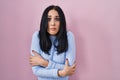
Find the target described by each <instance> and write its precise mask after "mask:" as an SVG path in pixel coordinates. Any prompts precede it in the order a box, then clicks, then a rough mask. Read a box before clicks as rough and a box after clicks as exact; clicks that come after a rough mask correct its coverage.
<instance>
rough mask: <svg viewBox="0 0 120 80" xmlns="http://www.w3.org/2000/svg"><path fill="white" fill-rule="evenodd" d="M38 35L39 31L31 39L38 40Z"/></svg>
mask: <svg viewBox="0 0 120 80" xmlns="http://www.w3.org/2000/svg"><path fill="white" fill-rule="evenodd" d="M38 34H39V31H35V32H34V33H33V35H32V38H33V39H39V37H38Z"/></svg>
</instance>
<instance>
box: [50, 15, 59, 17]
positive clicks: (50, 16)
mask: <svg viewBox="0 0 120 80" xmlns="http://www.w3.org/2000/svg"><path fill="white" fill-rule="evenodd" d="M48 17H51V15H48ZM55 17H56V18H59V17H60V16H55Z"/></svg>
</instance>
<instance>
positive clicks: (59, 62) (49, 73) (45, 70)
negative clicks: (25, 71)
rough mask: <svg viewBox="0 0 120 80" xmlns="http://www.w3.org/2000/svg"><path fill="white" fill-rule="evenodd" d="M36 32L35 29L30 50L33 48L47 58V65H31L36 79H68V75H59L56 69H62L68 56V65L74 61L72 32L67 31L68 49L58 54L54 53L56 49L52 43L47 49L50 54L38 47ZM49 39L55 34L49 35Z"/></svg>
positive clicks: (52, 38)
mask: <svg viewBox="0 0 120 80" xmlns="http://www.w3.org/2000/svg"><path fill="white" fill-rule="evenodd" d="M38 33H39V32H38V31H36V32H35V33H34V34H33V36H32V43H31V54H32V50H35V51H36V52H38V53H39V54H40V55H41V56H42V57H43V58H44V59H46V60H48V61H49V64H48V66H47V67H42V66H33V67H32V71H33V73H34V74H35V75H36V76H37V77H38V80H68V76H66V77H59V76H58V70H62V69H64V65H65V60H66V58H68V61H69V65H72V64H73V63H74V61H75V53H76V47H75V39H74V35H73V33H72V32H71V31H68V32H67V38H68V50H67V51H66V52H63V53H62V54H59V55H57V54H56V53H57V51H56V50H55V47H54V46H53V45H52V47H51V49H50V51H49V52H50V55H47V54H45V53H44V52H43V51H42V50H41V49H40V46H39V38H38ZM50 39H51V41H52V42H53V41H54V40H55V36H50ZM32 55H33V54H32ZM33 56H34V55H33Z"/></svg>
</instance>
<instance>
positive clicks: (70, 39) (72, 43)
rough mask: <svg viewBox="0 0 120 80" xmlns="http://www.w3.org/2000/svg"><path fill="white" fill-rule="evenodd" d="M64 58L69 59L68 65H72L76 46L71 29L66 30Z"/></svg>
mask: <svg viewBox="0 0 120 80" xmlns="http://www.w3.org/2000/svg"><path fill="white" fill-rule="evenodd" d="M66 58H67V59H68V61H69V65H73V63H74V62H75V58H76V46H75V38H74V34H73V33H72V32H71V31H69V32H68V50H67V52H66Z"/></svg>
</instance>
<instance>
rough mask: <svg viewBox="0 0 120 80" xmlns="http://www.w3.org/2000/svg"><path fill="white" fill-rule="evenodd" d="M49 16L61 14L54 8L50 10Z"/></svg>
mask: <svg viewBox="0 0 120 80" xmlns="http://www.w3.org/2000/svg"><path fill="white" fill-rule="evenodd" d="M48 16H53V17H56V16H59V14H58V12H57V11H56V10H54V9H52V10H50V11H49V12H48Z"/></svg>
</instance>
